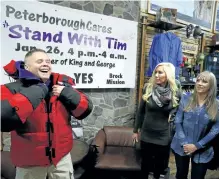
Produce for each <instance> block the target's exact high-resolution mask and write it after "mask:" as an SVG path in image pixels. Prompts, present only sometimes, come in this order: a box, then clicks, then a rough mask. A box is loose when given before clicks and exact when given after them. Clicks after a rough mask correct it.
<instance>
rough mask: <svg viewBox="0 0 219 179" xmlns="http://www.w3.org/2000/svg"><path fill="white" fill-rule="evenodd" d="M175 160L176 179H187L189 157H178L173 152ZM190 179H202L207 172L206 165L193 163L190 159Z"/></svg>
mask: <svg viewBox="0 0 219 179" xmlns="http://www.w3.org/2000/svg"><path fill="white" fill-rule="evenodd" d="M174 155H175V160H176V168H177V171H176V178H177V179H187V178H188V172H189V163H190V158H191V157H190V156H180V155H178V154H176V153H175V152H174ZM191 163H192V168H191V179H204V178H205V174H206V171H207V165H208V164H206V163H195V162H193V159H192V162H191Z"/></svg>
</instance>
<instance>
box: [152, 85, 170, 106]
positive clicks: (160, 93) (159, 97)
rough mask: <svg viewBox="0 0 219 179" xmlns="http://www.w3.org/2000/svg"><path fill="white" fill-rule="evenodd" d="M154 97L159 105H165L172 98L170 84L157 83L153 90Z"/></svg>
mask: <svg viewBox="0 0 219 179" xmlns="http://www.w3.org/2000/svg"><path fill="white" fill-rule="evenodd" d="M152 98H153V100H154V101H155V103H156V104H157V105H158V106H159V107H163V106H164V105H166V104H169V102H170V101H171V99H172V92H171V89H170V86H169V84H168V85H167V86H166V87H163V86H160V85H155V87H154V89H153V91H152Z"/></svg>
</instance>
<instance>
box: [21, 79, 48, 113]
mask: <svg viewBox="0 0 219 179" xmlns="http://www.w3.org/2000/svg"><path fill="white" fill-rule="evenodd" d="M20 93H21V94H22V95H24V96H25V97H26V98H28V100H29V101H30V103H31V104H32V106H33V109H36V108H37V106H38V105H39V104H40V102H41V101H42V100H43V99H44V98H45V96H46V95H47V93H48V87H47V86H46V85H45V84H43V83H40V84H37V85H31V86H29V87H22V88H21V90H20Z"/></svg>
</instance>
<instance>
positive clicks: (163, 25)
mask: <svg viewBox="0 0 219 179" xmlns="http://www.w3.org/2000/svg"><path fill="white" fill-rule="evenodd" d="M147 26H150V27H154V28H157V29H161V30H165V31H168V30H176V29H182V28H184V27H185V26H182V25H178V24H171V23H168V22H163V21H159V22H152V23H149V24H147Z"/></svg>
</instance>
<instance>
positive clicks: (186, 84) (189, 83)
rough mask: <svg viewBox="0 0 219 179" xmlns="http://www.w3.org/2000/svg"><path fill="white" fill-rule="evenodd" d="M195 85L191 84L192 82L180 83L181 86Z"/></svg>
mask: <svg viewBox="0 0 219 179" xmlns="http://www.w3.org/2000/svg"><path fill="white" fill-rule="evenodd" d="M194 85H195V82H194V83H192V82H188V83H187V82H181V86H194Z"/></svg>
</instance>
